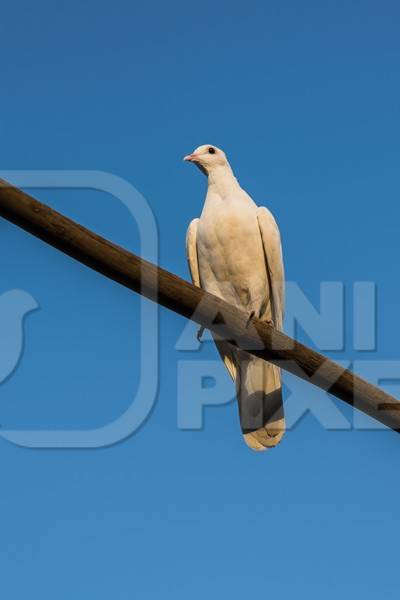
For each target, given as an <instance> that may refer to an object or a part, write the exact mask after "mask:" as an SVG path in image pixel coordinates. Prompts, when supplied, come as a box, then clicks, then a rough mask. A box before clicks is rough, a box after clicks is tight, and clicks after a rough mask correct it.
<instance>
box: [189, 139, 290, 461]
mask: <svg viewBox="0 0 400 600" xmlns="http://www.w3.org/2000/svg"><path fill="white" fill-rule="evenodd" d="M184 160H186V161H190V162H192V163H194V164H195V165H196V166H198V167H199V168H200V170H201V171H202V172H203V173H204V174H205V175H207V177H208V190H207V195H206V200H205V203H204V207H203V211H202V213H201V216H200V218H199V219H194V220H193V221H192V222H191V223H190V225H189V228H188V231H187V237H186V252H187V258H188V262H189V269H190V273H191V276H192V281H193V283H194V285H197V286H199V287H202V288H203V289H205V290H206V291H207V292H210V293H211V294H215V295H216V296H219V297H220V298H223V299H224V300H226V301H227V302H229V303H230V304H233V305H235V306H237V307H239V308H241V309H242V310H243V309H245V310H246V311H248V313H249V319H251V318H252V317H253V316H255V317H257V318H259V319H262V320H264V321H267V322H269V323H272V324H273V325H274V326H275V327H276V328H277V329H278V330H282V324H283V313H284V302H285V299H284V293H285V289H284V288H285V284H284V269H283V260H282V248H281V241H280V234H279V229H278V226H277V224H276V222H275V219H274V217H273V216H272V214H271V213H270V212H269V211H268V210H267V209H266V208H264V207H258V206H257V205H256V204H255V202H253V200H252V199H251V198H250V196H249V195H248V194H247V193H246V192H245V191H244V190H243V189H242V188H241V187H240V185H239V183H238V181H237V179H236V178H235V176H234V174H233V172H232V169H231V167H230V165H229V162H228V160H227V158H226V155H225V153H224V152H223V151H222V150H220V149H219V148H217V147H216V146H211V145H204V146H199V148H197V149H196V150H195V151H194V152H193V153H192V154H189V155H188V156H185V158H184ZM214 340H215V343H216V345H217V348H218V350H219V352H220V354H221V357H222V359H223V360H224V362H225V365H226V367H227V369H228V371H229V373H230V375H231V377H232V379H233V380H234V381H235V382H236V390H237V398H238V404H239V415H240V422H241V427H242V432H243V436H244V439H245V441H246V443H247V444H248V446H250V448H252V449H254V450H266V449H267V448H270V447H273V446H276V445H277V444H278V443H279V442H280V440H281V438H282V436H283V434H284V431H285V419H284V416H283V406H282V383H281V372H280V369H279V368H278V367H276V366H275V365H273V364H270V363H267V362H265V361H263V360H262V359H260V358H257V357H255V356H253V355H251V354H249V353H247V352H244V351H242V350H238V349H237V348H236V347H235V346H233V345H232V344H230V343H228V342H226V341H224V340H222V339H221V338H220V337H218V336H217V335H214Z"/></svg>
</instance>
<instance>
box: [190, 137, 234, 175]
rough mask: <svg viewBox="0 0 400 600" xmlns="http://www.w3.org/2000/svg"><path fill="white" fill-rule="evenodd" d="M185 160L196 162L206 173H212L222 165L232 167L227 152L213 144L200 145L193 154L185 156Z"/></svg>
mask: <svg viewBox="0 0 400 600" xmlns="http://www.w3.org/2000/svg"><path fill="white" fill-rule="evenodd" d="M183 160H187V161H189V162H192V163H194V164H195V165H196V166H197V167H199V169H200V170H201V171H203V173H205V175H210V173H212V172H213V171H214V170H215V169H217V168H220V167H228V168H230V167H229V163H228V159H227V158H226V154H225V152H224V151H223V150H221V149H220V148H217V146H212V145H211V144H204V146H199V147H198V148H196V150H195V151H194V152H192V154H188V155H187V156H185V157H184V159H183Z"/></svg>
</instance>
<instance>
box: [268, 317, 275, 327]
mask: <svg viewBox="0 0 400 600" xmlns="http://www.w3.org/2000/svg"><path fill="white" fill-rule="evenodd" d="M266 323H267V325H270V326H271V327H275V323H274V322H273V320H272V319H267V320H266Z"/></svg>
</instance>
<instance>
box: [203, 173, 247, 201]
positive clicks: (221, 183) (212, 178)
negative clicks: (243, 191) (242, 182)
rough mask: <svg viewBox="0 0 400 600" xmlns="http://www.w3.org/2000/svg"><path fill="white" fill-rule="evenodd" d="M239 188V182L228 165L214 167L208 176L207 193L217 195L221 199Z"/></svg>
mask: <svg viewBox="0 0 400 600" xmlns="http://www.w3.org/2000/svg"><path fill="white" fill-rule="evenodd" d="M239 188H240V186H239V182H238V180H237V179H236V177H235V176H234V174H233V171H232V169H231V167H230V165H223V166H218V167H214V168H213V169H212V170H211V171H210V172H209V174H208V191H210V192H214V193H216V194H218V195H219V196H220V197H221V198H226V197H227V196H230V195H231V194H232V192H233V191H235V190H237V189H239Z"/></svg>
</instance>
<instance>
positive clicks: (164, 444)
mask: <svg viewBox="0 0 400 600" xmlns="http://www.w3.org/2000/svg"><path fill="white" fill-rule="evenodd" d="M399 21H400V9H399V5H398V3H397V2H395V1H388V0H381V1H379V2H378V1H376V0H375V1H369V0H366V1H364V2H349V1H348V0H347V1H343V0H340V1H336V2H331V1H329V2H317V1H311V0H305V1H304V2H296V1H294V0H282V1H281V2H269V1H268V2H261V1H260V2H253V1H251V0H250V1H248V2H245V3H243V2H240V3H239V2H220V3H218V2H210V1H208V0H203V1H202V2H201V3H198V2H177V1H175V0H172V1H170V2H157V3H154V2H147V3H132V2H124V1H121V0H115V1H114V2H112V3H110V2H102V1H100V2H99V1H98V0H97V1H96V2H95V1H93V0H91V1H81V2H77V1H76V0H71V1H69V2H56V3H54V2H43V1H40V0H39V1H38V2H35V3H32V2H27V1H22V2H14V3H7V4H6V5H4V6H3V7H2V14H1V24H0V32H1V35H0V72H1V82H2V84H1V96H0V140H1V144H0V168H1V169H4V170H6V169H99V170H104V171H108V172H111V173H114V174H116V175H119V176H121V177H123V178H124V179H126V180H127V181H129V182H131V183H132V184H133V185H134V186H135V187H136V188H137V189H138V190H139V191H140V192H141V193H142V194H143V195H144V196H145V197H146V198H147V199H148V201H149V202H150V204H151V207H152V209H153V211H154V214H155V216H156V219H157V223H158V228H159V234H160V263H161V265H162V266H164V267H166V268H168V269H170V270H171V271H173V272H175V273H178V274H180V275H182V276H184V277H187V268H186V258H185V254H184V238H185V232H186V227H187V224H188V222H189V221H190V220H191V219H192V218H193V217H194V216H197V215H198V214H199V211H200V209H201V205H202V199H203V194H204V189H205V181H204V180H203V179H202V176H201V174H200V173H199V172H197V171H195V170H194V169H193V168H191V167H190V166H189V165H185V164H183V163H182V160H181V159H182V156H183V155H184V154H186V153H187V152H189V151H191V150H193V149H194V148H195V147H196V146H198V145H200V144H202V143H209V142H211V143H214V144H216V145H219V146H221V147H223V148H224V149H225V150H226V151H227V152H228V154H229V156H230V159H231V162H232V165H233V167H234V169H235V171H236V173H237V175H238V177H239V179H240V181H241V183H242V185H243V186H244V187H245V188H246V189H247V190H248V191H249V192H250V193H251V194H252V196H253V197H254V198H255V200H256V201H257V202H258V203H259V204H266V205H268V206H269V207H270V209H271V210H272V211H273V212H274V214H275V215H276V217H277V219H278V221H279V224H280V227H281V231H282V236H283V240H284V250H285V259H286V267H287V275H288V278H289V279H290V280H292V281H296V282H298V283H299V284H300V285H301V287H302V289H303V290H304V291H305V293H306V294H307V295H308V296H309V297H310V298H311V299H313V301H314V302H316V303H317V302H318V290H319V285H320V282H322V281H340V282H344V283H345V284H346V299H347V304H346V316H347V321H346V327H347V329H346V343H345V347H344V350H343V351H336V352H334V353H332V356H334V358H336V359H338V360H339V359H340V360H353V359H357V360H358V359H363V358H368V359H369V360H386V359H391V360H397V359H399V358H400V356H399V331H400V320H399V314H398V299H399V295H400V282H399V277H398V273H397V271H398V269H397V263H398V256H399V254H400V241H399V235H398V231H399V224H400V203H399V191H400V184H399V177H398V173H399V139H400V120H399V116H400V115H399V94H400V74H399V64H400V61H399V59H400V56H399V55H400V41H399V40H400V35H399V27H400V22H399ZM36 195H38V196H40V197H41V198H44V199H45V200H46V201H47V202H48V203H50V204H52V206H54V207H55V208H58V209H59V210H62V211H63V212H65V213H66V214H68V215H69V216H71V217H73V218H75V219H77V220H78V221H80V222H81V223H83V224H84V225H86V226H88V227H90V228H93V229H95V230H96V231H98V232H99V233H101V234H102V235H105V236H107V237H108V238H110V239H112V240H114V241H115V242H117V243H120V244H122V245H124V246H126V247H127V248H130V249H131V250H133V251H139V246H138V237H137V233H136V232H135V228H134V227H133V225H132V222H131V219H130V217H129V215H128V213H127V211H126V209H124V207H123V206H122V205H121V204H120V203H119V202H118V201H117V200H115V199H113V198H112V197H111V196H109V195H106V194H95V193H88V192H82V191H79V190H76V191H73V192H68V193H66V192H62V193H61V192H59V191H54V192H51V191H49V190H46V191H43V192H41V191H37V192H36ZM0 250H1V255H2V257H3V259H2V262H1V273H0V292H7V291H9V290H12V289H16V288H17V289H22V290H26V291H27V292H28V293H29V294H31V295H32V296H33V297H34V298H35V299H36V301H37V302H38V303H39V305H40V309H39V310H37V311H35V312H32V313H31V314H30V315H28V316H27V318H26V321H25V350H24V354H23V357H22V360H21V362H20V365H19V366H18V368H17V370H16V371H15V372H14V373H13V375H12V376H10V377H9V378H8V379H7V380H6V381H4V382H3V383H2V384H1V388H0V390H1V401H0V423H1V424H2V427H3V429H10V428H14V429H31V428H34V429H45V428H59V429H69V428H80V429H86V428H94V427H99V426H101V425H104V424H106V423H108V422H110V421H111V420H112V419H114V418H116V417H117V416H118V415H119V414H121V412H123V410H124V409H125V408H126V407H127V404H128V402H129V397H130V395H132V390H134V389H135V385H136V384H137V376H138V361H139V356H138V346H137V335H138V326H139V325H138V324H139V313H138V306H139V304H138V299H137V298H136V297H135V296H134V295H133V294H132V293H130V292H129V291H128V290H125V289H123V288H121V287H119V286H118V285H117V284H114V283H113V282H110V281H108V280H106V279H105V278H103V277H101V276H100V275H97V274H96V273H94V272H91V271H89V270H88V269H86V268H85V267H83V266H82V265H80V264H78V263H75V262H73V261H72V260H71V259H68V258H67V257H65V256H63V255H61V254H60V253H57V252H56V251H55V250H53V249H51V248H49V247H47V246H45V245H44V244H42V243H40V242H39V241H38V240H35V239H33V238H31V237H30V236H28V234H25V233H24V232H22V231H21V230H18V229H17V228H15V227H13V226H11V225H10V224H8V223H6V222H5V221H3V220H2V221H1V222H0ZM364 280H367V281H374V282H376V283H377V285H378V308H377V311H378V325H377V330H378V337H377V350H376V351H375V352H368V353H365V352H363V353H357V352H356V351H355V350H354V347H353V344H352V336H351V334H350V333H351V329H352V317H351V289H352V284H353V282H354V281H364ZM160 319H161V326H160V349H159V355H160V369H161V377H160V383H159V395H158V399H157V403H156V405H155V408H154V410H153V412H152V414H151V416H150V418H149V419H148V421H147V422H146V424H145V425H144V426H143V427H142V428H141V429H140V430H139V431H138V432H137V433H136V434H135V435H133V436H131V437H130V438H129V439H127V440H125V441H123V442H121V443H119V444H117V445H114V446H112V447H110V448H104V449H97V450H28V449H24V448H19V447H16V446H14V445H12V444H10V443H9V442H7V441H5V440H3V439H2V440H0V455H1V465H2V480H1V482H2V485H1V494H0V524H1V536H0V553H1V557H0V563H1V589H2V595H3V596H4V598H7V600H22V599H25V598H33V597H37V598H40V599H41V600H47V599H48V600H50V599H51V600H53V599H54V598H57V599H58V600H64V599H65V600H70V599H71V598H74V599H76V600H81V599H82V600H87V599H88V598H96V599H98V600H102V599H104V600H106V599H107V600H108V599H109V598H115V599H118V600H128V599H131V598H134V597H138V598H141V599H153V598H159V597H165V596H168V597H169V596H171V597H173V598H176V599H181V598H182V599H183V598H185V599H186V598H190V599H191V600H197V599H203V598H216V597H229V598H232V599H236V598H238V599H239V598H246V597H248V596H249V595H250V594H251V595H253V594H256V595H257V596H261V597H267V596H271V597H272V596H276V597H278V596H279V597H280V598H292V597H298V598H302V597H307V598H308V599H309V600H314V599H315V600H316V599H320V598H326V599H327V600H328V599H331V598H335V599H336V598H337V597H339V596H340V597H341V598H350V597H354V598H355V597H357V598H358V597H362V598H363V599H364V600H369V599H370V598H371V599H372V598H376V597H384V598H386V599H390V598H397V597H398V577H397V572H398V566H397V540H398V537H399V533H400V527H399V519H398V505H399V499H400V485H399V484H398V483H396V481H397V479H398V477H397V476H398V468H399V462H400V439H399V437H398V436H397V435H396V434H394V433H392V432H382V431H381V432H371V431H368V432H359V431H358V432H355V431H351V432H349V431H340V432H337V431H336V432H332V431H326V430H325V429H324V428H322V427H321V426H320V425H319V424H318V423H317V421H316V420H315V419H314V418H313V417H312V416H306V417H305V418H303V419H302V420H301V422H300V423H299V424H298V426H297V427H295V428H294V430H293V431H292V432H290V433H289V434H288V435H287V436H286V438H285V439H284V440H283V442H282V444H281V445H280V447H279V448H278V449H277V450H275V451H273V452H270V453H268V454H263V455H256V454H253V453H251V452H250V451H248V450H247V448H246V447H245V446H244V444H243V443H242V441H241V436H240V433H239V428H238V422H237V415H236V407H235V405H234V404H231V405H228V406H223V407H218V408H209V409H207V410H206V413H205V417H206V418H205V428H204V429H203V430H202V431H180V430H179V429H178V427H177V365H178V360H182V358H183V359H185V358H186V359H188V360H204V359H206V360H216V359H217V356H216V353H215V350H214V348H213V347H212V346H211V344H205V345H204V347H203V348H202V350H201V352H200V353H198V354H197V353H190V352H185V353H182V352H178V351H177V350H176V349H175V346H176V342H177V340H178V338H179V336H180V335H181V332H182V330H183V329H184V327H185V321H184V319H182V318H180V317H178V316H176V315H174V314H172V313H169V312H166V311H164V310H162V311H160ZM299 336H300V338H301V339H303V340H304V341H308V342H309V343H311V342H310V340H308V339H307V337H306V335H305V333H304V332H302V331H299ZM360 354H361V355H360ZM304 390H305V393H308V392H309V393H310V394H312V395H313V396H312V397H313V400H314V401H315V402H316V403H317V402H320V403H324V402H327V400H326V398H324V395H323V394H322V392H321V393H319V392H315V391H312V390H311V388H307V387H305V388H304ZM187 394H188V396H190V389H188V390H187ZM337 406H338V408H340V410H342V411H343V414H345V415H346V416H349V415H350V412H349V411H348V410H347V408H344V409H343V407H342V406H341V405H339V403H337Z"/></svg>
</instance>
